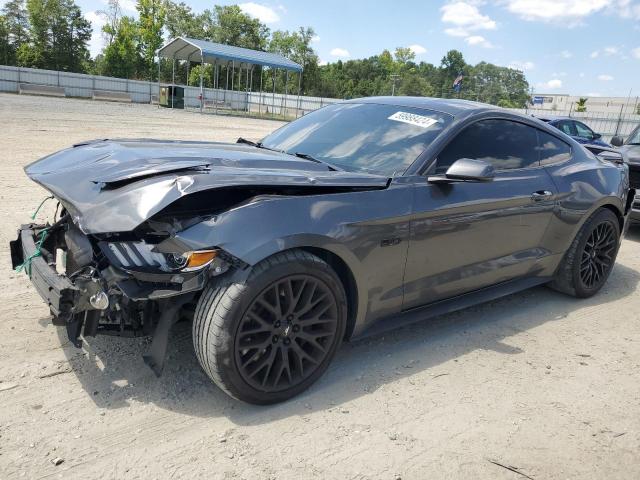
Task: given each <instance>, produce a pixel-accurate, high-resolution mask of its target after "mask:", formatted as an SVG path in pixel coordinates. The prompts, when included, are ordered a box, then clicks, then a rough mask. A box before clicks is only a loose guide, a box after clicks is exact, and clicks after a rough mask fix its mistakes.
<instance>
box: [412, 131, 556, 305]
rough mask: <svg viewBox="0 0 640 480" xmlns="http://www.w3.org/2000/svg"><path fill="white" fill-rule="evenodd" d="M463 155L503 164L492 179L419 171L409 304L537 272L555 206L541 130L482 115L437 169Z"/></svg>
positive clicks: (449, 147)
mask: <svg viewBox="0 0 640 480" xmlns="http://www.w3.org/2000/svg"><path fill="white" fill-rule="evenodd" d="M460 158H473V159H481V160H485V161H487V162H489V163H491V164H492V165H493V166H494V168H495V169H496V174H495V178H494V179H493V180H492V181H488V182H456V183H450V184H435V183H429V181H428V178H427V176H422V177H416V178H415V179H414V180H415V186H414V207H413V214H412V218H411V223H410V241H409V249H408V254H407V255H408V257H407V266H406V269H405V282H404V299H403V309H405V310H406V309H410V308H413V307H417V306H420V305H425V304H429V303H432V302H435V301H438V300H442V299H446V298H450V297H454V296H456V295H460V294H463V293H466V292H469V291H473V290H477V289H480V288H483V287H486V286H489V285H493V284H497V283H500V282H504V281H507V280H510V279H513V278H516V277H520V276H525V275H527V274H531V273H532V272H535V270H536V263H537V261H538V259H539V258H541V257H543V256H544V255H545V254H546V253H547V252H546V250H545V249H544V248H543V246H542V242H543V236H544V233H545V231H546V229H547V226H548V225H549V222H550V219H551V215H552V213H553V209H554V205H555V200H556V199H555V194H556V188H555V186H554V184H553V181H552V180H551V177H550V176H549V175H548V174H547V172H546V171H545V170H544V168H542V167H541V166H540V162H539V147H538V139H537V129H535V128H533V127H531V126H529V125H526V124H524V123H519V122H515V121H511V120H506V119H486V120H480V121H477V122H475V123H473V124H471V125H469V126H467V127H466V128H465V129H464V130H462V131H461V132H460V133H459V134H458V135H457V136H456V137H455V138H454V139H453V140H452V141H451V142H449V143H448V145H447V146H446V147H445V148H444V149H443V150H442V151H441V152H440V153H439V154H438V156H437V158H436V160H435V162H434V163H433V164H432V165H431V167H430V168H429V173H438V174H442V173H444V172H445V171H446V170H447V168H448V167H449V166H450V165H451V164H452V163H453V162H455V161H456V160H458V159H460Z"/></svg>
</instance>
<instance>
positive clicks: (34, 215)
mask: <svg viewBox="0 0 640 480" xmlns="http://www.w3.org/2000/svg"><path fill="white" fill-rule="evenodd" d="M52 198H53V195H50V196H48V197H45V199H44V200H42V202H40V205H38V208H36V211H35V212H33V215H31V220H35V219H36V215H38V212H39V211H40V209H41V208H42V206H43V205H44V204H45V203H46V202H47V200H51V199H52Z"/></svg>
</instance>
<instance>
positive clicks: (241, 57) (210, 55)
mask: <svg viewBox="0 0 640 480" xmlns="http://www.w3.org/2000/svg"><path fill="white" fill-rule="evenodd" d="M196 54H197V55H196ZM200 55H202V59H203V60H204V62H205V63H214V62H216V61H217V60H225V61H229V62H230V61H236V62H240V63H247V64H253V65H263V66H265V67H272V68H283V69H285V70H293V71H296V72H300V71H302V66H300V65H299V64H297V63H296V62H293V61H291V60H289V59H288V58H286V57H283V56H282V55H279V54H277V53H271V52H261V51H259V50H251V49H249V48H241V47H233V46H231V45H224V44H222V43H214V42H209V41H207V40H197V39H195V38H187V37H178V38H175V39H173V40H171V41H170V42H169V43H167V44H165V45H164V46H163V47H162V48H160V49H159V50H158V56H160V57H164V58H173V59H175V60H191V61H198V60H200Z"/></svg>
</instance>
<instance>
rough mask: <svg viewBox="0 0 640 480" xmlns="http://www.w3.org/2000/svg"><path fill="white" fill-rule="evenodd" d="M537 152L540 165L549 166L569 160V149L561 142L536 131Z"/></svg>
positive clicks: (540, 131)
mask: <svg viewBox="0 0 640 480" xmlns="http://www.w3.org/2000/svg"><path fill="white" fill-rule="evenodd" d="M537 150H538V152H539V153H540V165H551V164H553V163H560V162H564V161H565V160H568V159H569V158H571V147H570V146H569V145H567V144H566V143H564V142H563V141H562V140H560V139H558V138H556V137H554V136H553V135H549V134H548V133H546V132H543V131H542V130H538V147H537Z"/></svg>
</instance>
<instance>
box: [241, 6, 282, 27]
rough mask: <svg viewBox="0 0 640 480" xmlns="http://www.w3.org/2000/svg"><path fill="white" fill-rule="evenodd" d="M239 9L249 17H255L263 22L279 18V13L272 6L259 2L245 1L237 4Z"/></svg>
mask: <svg viewBox="0 0 640 480" xmlns="http://www.w3.org/2000/svg"><path fill="white" fill-rule="evenodd" d="M238 6H239V7H240V10H242V11H243V12H244V13H246V14H247V15H249V16H250V17H253V18H257V19H258V20H260V21H261V22H263V23H276V22H278V21H279V20H280V15H278V14H277V13H276V11H275V10H274V9H273V8H270V7H267V6H266V5H260V4H259V3H254V2H247V3H241V4H239V5H238Z"/></svg>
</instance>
